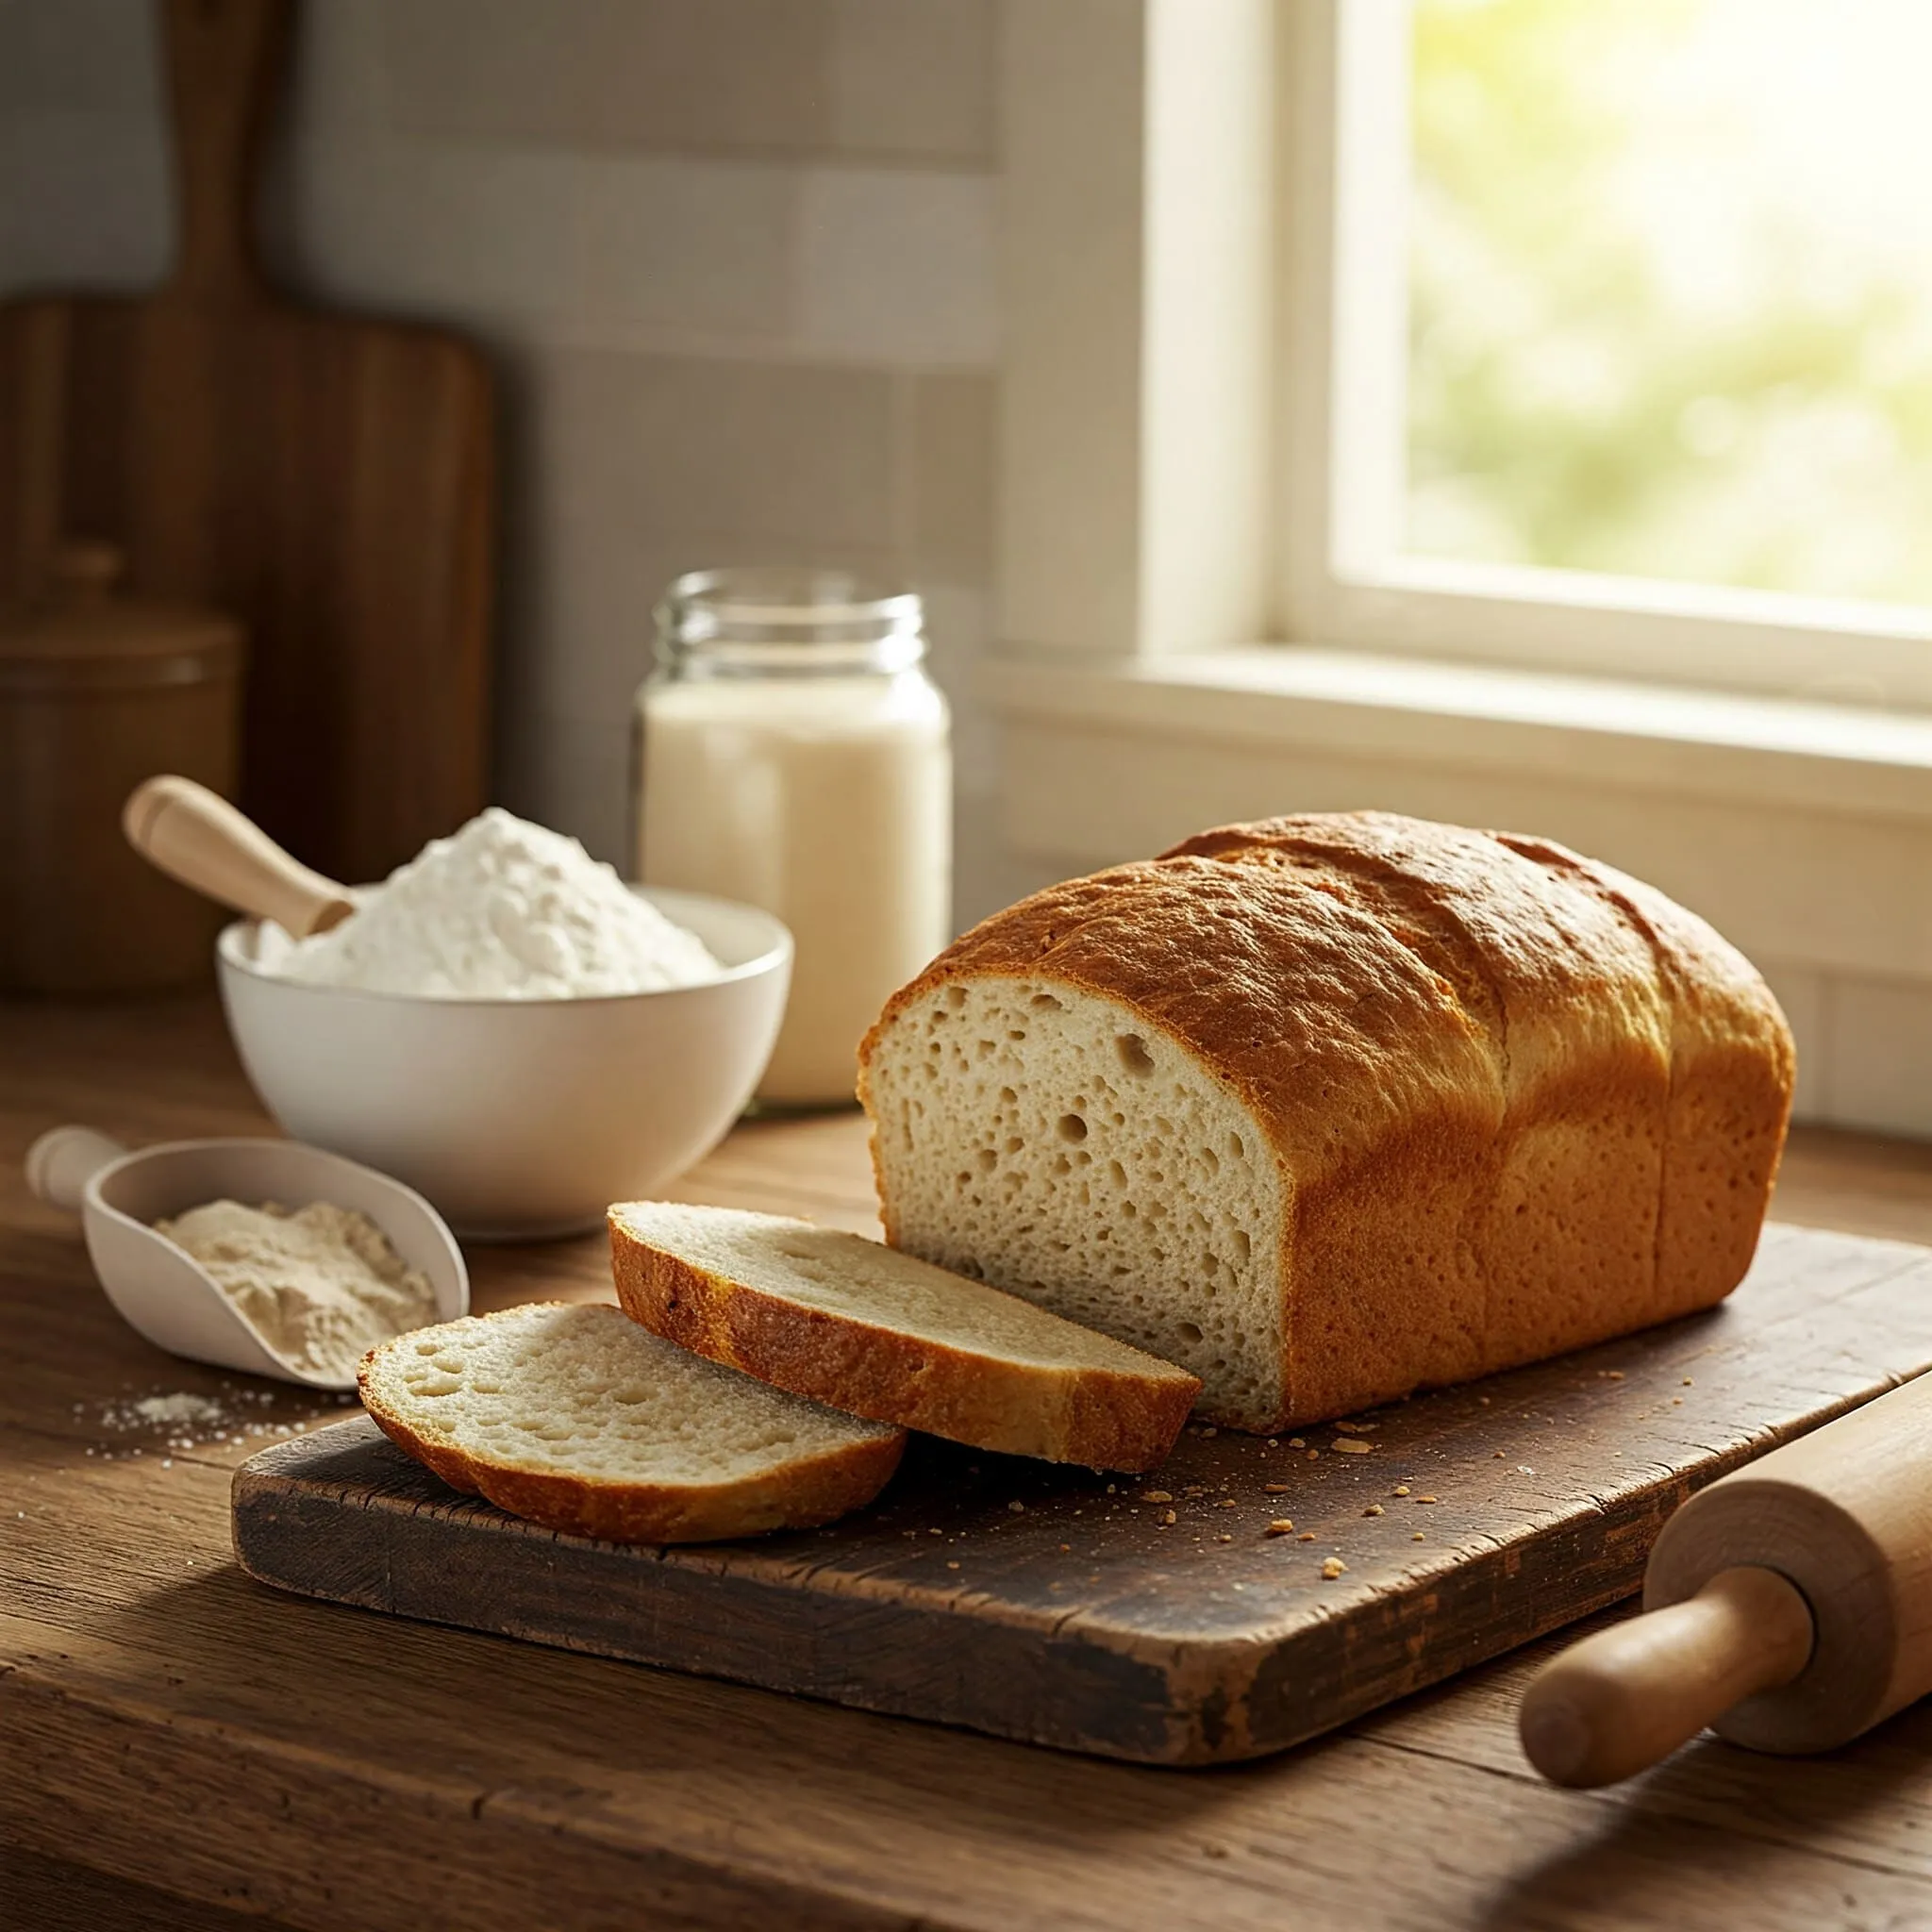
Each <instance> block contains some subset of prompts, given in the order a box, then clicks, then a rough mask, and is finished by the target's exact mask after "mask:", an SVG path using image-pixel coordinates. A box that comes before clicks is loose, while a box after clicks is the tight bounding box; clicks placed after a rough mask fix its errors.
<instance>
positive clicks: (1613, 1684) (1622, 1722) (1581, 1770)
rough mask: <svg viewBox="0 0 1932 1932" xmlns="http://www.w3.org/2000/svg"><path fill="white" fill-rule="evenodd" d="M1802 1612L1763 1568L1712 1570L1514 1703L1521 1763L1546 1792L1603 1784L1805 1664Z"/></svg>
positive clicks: (1652, 1760)
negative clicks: (1690, 1591)
mask: <svg viewBox="0 0 1932 1932" xmlns="http://www.w3.org/2000/svg"><path fill="white" fill-rule="evenodd" d="M1814 1636H1815V1627H1814V1625H1813V1623H1812V1617H1811V1610H1810V1607H1809V1606H1808V1605H1807V1603H1806V1601H1805V1599H1804V1597H1803V1596H1802V1595H1801V1594H1800V1593H1799V1591H1797V1590H1796V1589H1795V1588H1793V1586H1792V1585H1791V1584H1790V1583H1788V1582H1787V1581H1786V1580H1785V1579H1784V1578H1783V1577H1782V1576H1780V1575H1779V1574H1777V1572H1776V1571H1774V1570H1763V1569H1758V1568H1757V1567H1756V1566H1749V1565H1745V1566H1740V1567H1739V1568H1736V1569H1732V1570H1721V1571H1720V1572H1719V1573H1718V1574H1716V1575H1715V1576H1713V1577H1712V1578H1711V1579H1710V1581H1709V1582H1708V1583H1707V1584H1706V1585H1705V1586H1704V1588H1703V1589H1702V1590H1700V1591H1698V1592H1697V1594H1696V1595H1695V1596H1693V1597H1690V1598H1688V1599H1687V1600H1686V1601H1684V1602H1683V1603H1679V1604H1673V1605H1671V1606H1670V1607H1669V1608H1667V1609H1661V1610H1652V1611H1650V1612H1649V1613H1648V1614H1647V1615H1644V1616H1641V1617H1633V1618H1631V1619H1630V1620H1629V1621H1628V1622H1627V1623H1624V1624H1615V1625H1613V1626H1612V1627H1611V1628H1610V1629H1607V1630H1599V1631H1598V1632H1597V1633H1596V1634H1595V1635H1594V1636H1592V1637H1586V1638H1585V1639H1584V1640H1583V1641H1582V1642H1580V1643H1574V1644H1572V1645H1571V1647H1570V1648H1569V1649H1568V1650H1566V1651H1564V1652H1562V1653H1561V1654H1560V1655H1559V1656H1557V1657H1553V1658H1552V1659H1551V1660H1550V1661H1549V1662H1548V1663H1546V1664H1545V1665H1544V1666H1543V1667H1542V1669H1541V1671H1539V1672H1538V1673H1537V1674H1536V1676H1535V1677H1534V1678H1532V1679H1531V1681H1530V1685H1529V1689H1528V1690H1527V1691H1524V1695H1523V1708H1522V1711H1521V1713H1520V1716H1519V1719H1518V1729H1519V1732H1520V1735H1521V1737H1522V1740H1523V1750H1524V1756H1525V1757H1527V1758H1528V1759H1529V1761H1530V1762H1531V1763H1532V1764H1533V1765H1535V1767H1536V1768H1537V1770H1538V1771H1540V1772H1541V1774H1543V1776H1545V1777H1546V1778H1548V1779H1549V1780H1550V1782H1551V1783H1552V1784H1558V1785H1569V1786H1572V1787H1573V1788H1575V1789H1589V1788H1591V1787H1593V1786H1596V1785H1608V1784H1615V1783H1616V1782H1617V1781H1618V1780H1619V1779H1621V1778H1626V1777H1630V1776H1632V1775H1634V1774H1636V1773H1638V1772H1640V1771H1642V1770H1644V1769H1646V1768H1647V1767H1648V1766H1650V1765H1653V1764H1656V1763H1657V1761H1658V1760H1659V1759H1661V1758H1664V1757H1669V1756H1670V1754H1671V1753H1672V1752H1673V1751H1674V1750H1675V1749H1676V1748H1677V1746H1678V1745H1680V1744H1683V1743H1687V1742H1689V1740H1691V1739H1692V1738H1694V1737H1695V1736H1696V1735H1697V1733H1698V1732H1699V1731H1701V1730H1703V1729H1704V1728H1705V1726H1706V1725H1707V1724H1713V1723H1715V1722H1716V1720H1717V1719H1719V1718H1721V1717H1722V1716H1723V1715H1724V1712H1725V1711H1727V1710H1729V1709H1730V1708H1731V1707H1732V1706H1734V1705H1737V1704H1740V1703H1742V1702H1743V1700H1744V1699H1745V1698H1747V1697H1751V1696H1754V1695H1756V1694H1757V1692H1758V1691H1770V1690H1774V1689H1775V1688H1776V1687H1777V1686H1779V1685H1781V1684H1789V1683H1790V1681H1791V1679H1792V1678H1793V1677H1795V1676H1796V1675H1797V1674H1799V1672H1801V1671H1802V1670H1803V1669H1804V1668H1805V1666H1806V1665H1807V1663H1808V1662H1809V1661H1810V1657H1811V1647H1812V1642H1813V1640H1814Z"/></svg>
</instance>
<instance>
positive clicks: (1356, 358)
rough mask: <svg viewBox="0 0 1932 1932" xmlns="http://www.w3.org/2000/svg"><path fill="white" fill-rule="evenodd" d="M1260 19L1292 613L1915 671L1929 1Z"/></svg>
mask: <svg viewBox="0 0 1932 1932" xmlns="http://www.w3.org/2000/svg"><path fill="white" fill-rule="evenodd" d="M1289 19H1290V23H1291V34H1292V38H1293V47H1292V50H1291V51H1292V70H1293V75H1294V84H1295V92H1294V96H1293V100H1292V108H1293V111H1292V112H1291V116H1290V117H1289V143H1290V150H1291V151H1290V156H1289V159H1290V170H1291V173H1290V180H1291V218H1290V224H1289V235H1290V244H1291V258H1292V264H1291V284H1290V293H1289V314H1290V321H1291V328H1292V329H1293V330H1294V331H1296V334H1295V339H1294V348H1293V353H1292V354H1291V358H1290V365H1289V366H1290V372H1291V393H1290V396H1289V399H1288V400H1289V409H1288V441H1289V446H1290V463H1289V470H1288V475H1289V509H1290V516H1291V524H1290V531H1291V535H1290V541H1289V543H1288V545H1287V551H1288V559H1287V575H1286V580H1285V582H1284V585H1283V587H1282V595H1281V599H1280V601H1281V603H1282V605H1283V607H1284V609H1285V611H1286V613H1287V616H1288V619H1289V625H1288V628H1289V631H1290V634H1291V636H1292V637H1293V638H1294V639H1296V640H1297V641H1346V642H1356V643H1363V644H1369V645H1373V646H1377V647H1380V648H1384V649H1391V650H1401V651H1407V652H1421V653H1442V654H1446V655H1451V656H1462V657H1467V658H1485V659H1491V660H1497V659H1500V660H1504V661H1515V662H1523V663H1534V664H1538V665H1543V666H1549V665H1560V666H1565V667H1569V668H1574V669H1582V670H1589V671H1592V672H1598V673H1607V674H1610V675H1625V676H1636V677H1643V678H1665V679H1678V680H1692V681H1699V680H1701V681H1709V682H1716V683H1723V684H1742V685H1746V686H1751V687H1754V688H1757V689H1760V690H1772V691H1797V692H1801V693H1805V694H1807V695H1814V696H1824V697H1838V698H1846V699H1851V700H1854V701H1862V702H1896V703H1907V704H1920V705H1923V704H1928V703H1932V192H1928V190H1927V187H1926V184H1927V183H1928V182H1932V117H1928V116H1927V115H1926V114H1925V112H1924V105H1923V79H1924V74H1925V73H1926V72H1927V70H1928V67H1932V8H1925V7H1924V5H1923V0H1860V4H1859V5H1858V6H1857V7H1855V8H1845V7H1842V6H1839V5H1835V4H1833V0H1619V4H1618V5H1616V6H1606V5H1604V4H1603V0H1314V4H1309V5H1306V6H1304V5H1301V4H1296V5H1295V6H1293V7H1291V8H1290V11H1289Z"/></svg>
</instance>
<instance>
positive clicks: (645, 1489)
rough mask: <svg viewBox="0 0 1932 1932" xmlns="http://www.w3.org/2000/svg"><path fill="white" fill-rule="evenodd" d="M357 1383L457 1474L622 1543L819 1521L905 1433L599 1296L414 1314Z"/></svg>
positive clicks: (885, 1459) (866, 1491) (446, 1473)
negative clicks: (691, 1345)
mask: <svg viewBox="0 0 1932 1932" xmlns="http://www.w3.org/2000/svg"><path fill="white" fill-rule="evenodd" d="M358 1383H359V1385H360V1388H361V1391H362V1402H363V1406H364V1407H366V1408H367V1409H368V1411H369V1413H370V1415H371V1416H372V1417H373V1418H374V1419H375V1423H376V1424H377V1426H378V1427H380V1428H381V1430H382V1431H383V1433H384V1434H385V1435H387V1436H388V1437H389V1438H390V1439H391V1441H393V1442H394V1443H396V1445H397V1446H398V1447H399V1448H402V1449H404V1450H406V1451H408V1454H409V1455H411V1456H413V1457H415V1458H416V1459H417V1461H419V1462H422V1463H425V1464H426V1465H427V1466H428V1467H429V1468H430V1469H432V1470H434V1471H435V1472H436V1474H438V1475H440V1476H441V1478H442V1479H443V1481H444V1482H446V1483H448V1484H449V1485H450V1487H451V1488H452V1489H458V1490H461V1491H464V1492H465V1493H466V1494H469V1495H476V1496H485V1497H488V1498H489V1500H490V1501H491V1502H492V1503H494V1504H495V1505H496V1506H497V1507H499V1508H502V1509H508V1511H509V1512H510V1513H511V1514H512V1515H515V1516H522V1517H526V1518H527V1519H528V1520H529V1521H530V1522H532V1523H541V1524H543V1525H544V1526H545V1527H546V1528H549V1529H559V1530H564V1531H566V1532H568V1533H569V1534H570V1535H573V1536H594V1537H603V1538H605V1539H606V1540H608V1541H611V1542H624V1543H690V1542H711V1541H717V1540H718V1539H720V1538H723V1537H739V1536H756V1535H758V1534H759V1533H760V1532H761V1531H764V1530H769V1529H810V1528H813V1527H815V1526H816V1525H817V1524H822V1523H830V1522H832V1521H833V1519H834V1518H836V1517H840V1516H843V1515H844V1514H845V1513H846V1512H847V1511H848V1510H852V1509H857V1508H858V1507H860V1506H861V1505H863V1504H866V1503H869V1502H871V1501H872V1499H873V1498H874V1496H876V1495H877V1494H878V1492H879V1491H881V1490H882V1489H884V1488H885V1486H886V1483H887V1482H888V1480H889V1479H890V1478H891V1474H892V1472H893V1471H894V1470H895V1469H896V1468H897V1467H898V1466H899V1457H900V1456H901V1455H902V1454H903V1453H904V1451H905V1447H906V1438H905V1435H904V1433H903V1432H902V1431H901V1430H898V1429H893V1428H882V1427H880V1426H879V1425H878V1424H876V1423H869V1422H860V1421H858V1420H857V1419H856V1418H855V1417H852V1416H847V1415H835V1414H834V1413H833V1412H832V1411H831V1410H829V1409H825V1408H821V1407H818V1405H817V1404H816V1403H810V1402H801V1401H799V1400H798V1399H797V1398H796V1397H795V1396H791V1395H786V1394H784V1393H782V1392H781V1391H778V1390H776V1389H770V1388H767V1387H766V1386H765V1385H764V1384H763V1383H762V1382H757V1381H754V1380H753V1379H752V1378H751V1377H750V1376H748V1375H741V1374H736V1373H734V1372H733V1371H732V1370H730V1369H721V1368H719V1367H718V1366H717V1365H716V1364H715V1363H713V1362H708V1361H703V1360H700V1359H699V1357H696V1356H693V1355H687V1354H686V1353H685V1351H684V1350H683V1349H681V1348H676V1347H674V1346H673V1345H672V1343H670V1342H668V1341H659V1340H658V1338H657V1337H656V1336H655V1335H648V1334H646V1333H645V1332H644V1330H643V1329H641V1328H640V1327H639V1326H638V1324H636V1323H635V1322H632V1321H629V1320H627V1319H626V1318H625V1315H624V1314H623V1313H622V1311H621V1310H619V1309H617V1308H613V1307H608V1305H603V1304H597V1305H571V1304H568V1303H563V1302H544V1303H538V1304H535V1305H534V1306H530V1307H517V1308H506V1309H504V1310H503V1311H502V1312H501V1313H498V1314H494V1315H466V1316H464V1317H463V1318H462V1319H461V1320H459V1321H456V1322H443V1323H441V1324H438V1325H437V1326H436V1327H433V1328H418V1329H415V1330H414V1331H412V1332H411V1333H409V1334H407V1335H399V1336H397V1337H396V1338H395V1339H394V1340H393V1341H385V1342H383V1343H382V1344H381V1345H380V1346H379V1347H377V1348H374V1349H372V1350H371V1351H370V1352H369V1354H368V1355H367V1356H365V1357H363V1360H362V1368H361V1372H360V1374H359V1375H358Z"/></svg>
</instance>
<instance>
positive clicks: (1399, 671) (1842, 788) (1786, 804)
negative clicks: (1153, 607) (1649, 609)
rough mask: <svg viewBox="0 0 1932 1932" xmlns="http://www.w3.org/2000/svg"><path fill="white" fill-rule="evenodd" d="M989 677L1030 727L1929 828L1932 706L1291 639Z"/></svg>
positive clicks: (1063, 662)
mask: <svg viewBox="0 0 1932 1932" xmlns="http://www.w3.org/2000/svg"><path fill="white" fill-rule="evenodd" d="M987 685H988V691H989V694H990V696H991V700H992V702H993V703H994V705H995V706H996V707H997V708H998V709H999V710H1000V712H1001V713H1002V714H1003V715H1004V716H1005V717H1006V718H1008V720H1009V721H1013V722H1015V723H1024V724H1034V725H1053V724H1061V725H1065V726H1069V727H1074V728H1076V729H1080V730H1084V731H1090V732H1091V731H1093V730H1095V729H1101V730H1110V731H1113V732H1125V733H1132V734H1145V735H1151V736H1154V737H1157V738H1158V739H1161V740H1163V741H1167V742H1168V743H1170V744H1181V743H1192V744H1195V745H1198V746H1202V747H1208V746H1213V745H1219V746H1222V747H1234V746H1241V747H1248V748H1259V747H1274V748H1277V749H1278V750H1280V751H1282V752H1293V751H1297V750H1299V751H1311V752H1317V753H1319V754H1321V755H1322V756H1323V757H1324V758H1347V759H1351V760H1365V761H1369V762H1371V763H1374V762H1379V761H1388V762H1390V763H1391V764H1395V765H1401V766H1416V765H1424V766H1434V767H1438V768H1442V769H1445V770H1462V771H1468V772H1491V773H1504V774H1509V775H1510V776H1512V777H1515V778H1527V777H1532V776H1539V775H1540V776H1542V777H1544V778H1546V779H1549V780H1552V781H1556V782H1558V783H1569V784H1579V785H1589V786H1591V787H1609V788H1612V789H1614V790H1618V791H1641V792H1643V793H1645V794H1647V795H1649V796H1650V797H1651V798H1653V799H1662V798H1672V797H1674V798H1682V799H1693V798H1694V799H1704V800H1709V801H1712V802H1715V803H1723V804H1729V805H1735V806H1751V805H1761V806H1765V807H1770V808H1779V809H1790V808H1805V809H1807V810H1810V811H1813V812H1820V811H1823V812H1832V813H1840V814H1848V815H1851V816H1854V817H1878V818H1885V819H1893V820H1907V821H1912V822H1915V823H1924V824H1932V715H1922V714H1916V713H1907V712H1897V711H1878V710H1867V709H1860V708H1855V707H1851V706H1843V705H1828V704H1818V703H1811V702H1804V701H1799V700H1795V699H1784V698H1772V697H1758V696H1753V695H1748V694H1743V693H1737V694H1733V693H1727V692H1717V691H1704V690H1697V689H1691V688H1688V687H1674V686H1668V685H1658V684H1639V683H1620V682H1615V681H1611V680H1608V679H1603V678H1594V677H1582V676H1571V675H1562V674H1546V673H1539V672H1533V671H1521V670H1515V669H1509V668H1503V667H1491V666H1485V665H1474V664H1469V665H1464V664H1452V663H1445V662H1443V661H1441V659H1423V658H1396V657H1386V656H1382V655H1379V654H1372V653H1368V652H1363V651H1351V650H1324V649H1320V648H1316V647H1309V646H1283V645H1257V646H1254V647H1252V648H1250V649H1246V650H1234V651H1216V652H1208V653H1202V654H1199V655H1195V656H1184V657H1174V658H1158V659H1141V660H1135V661H1125V660H1119V659H1114V660H1108V661H1105V662H1098V663H1097V662H1095V661H1094V660H1093V659H1092V658H1084V659H1080V660H1072V661H1070V660H1069V659H1068V658H1047V657H1043V656H1039V655H1028V656H1020V655H1017V654H1015V655H1008V656H1004V657H1001V658H995V659H993V660H992V662H991V665H990V666H989V668H988V675H987ZM1287 808H1289V807H1284V809H1287Z"/></svg>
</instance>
